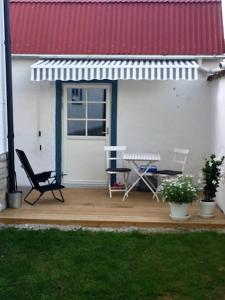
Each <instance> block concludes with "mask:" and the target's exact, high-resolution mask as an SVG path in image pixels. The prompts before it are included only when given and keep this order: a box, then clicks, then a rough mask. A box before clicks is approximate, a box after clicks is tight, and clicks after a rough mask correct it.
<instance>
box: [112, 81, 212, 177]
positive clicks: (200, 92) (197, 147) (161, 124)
mask: <svg viewBox="0 0 225 300" xmlns="http://www.w3.org/2000/svg"><path fill="white" fill-rule="evenodd" d="M118 91H119V93H118V142H119V144H125V145H127V147H128V151H135V152H136V151H137V152H143V151H144V152H159V153H160V154H161V157H162V162H161V167H163V168H165V167H166V168H168V167H171V161H172V156H173V149H174V148H175V147H180V148H187V149H190V155H189V158H188V162H187V170H186V172H187V173H188V174H194V175H198V173H199V170H200V168H201V164H202V161H203V158H204V156H205V155H208V153H209V145H210V143H209V131H210V122H209V119H210V98H209V96H208V94H209V87H208V84H207V82H206V81H203V80H198V81H120V82H119V85H118Z"/></svg>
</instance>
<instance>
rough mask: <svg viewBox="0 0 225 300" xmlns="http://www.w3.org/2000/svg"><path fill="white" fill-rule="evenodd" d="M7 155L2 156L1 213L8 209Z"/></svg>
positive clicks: (0, 165) (0, 161) (0, 155)
mask: <svg viewBox="0 0 225 300" xmlns="http://www.w3.org/2000/svg"><path fill="white" fill-rule="evenodd" d="M7 177H8V168H7V155H6V153H4V154H0V211H3V210H4V209H5V208H6V192H7Z"/></svg>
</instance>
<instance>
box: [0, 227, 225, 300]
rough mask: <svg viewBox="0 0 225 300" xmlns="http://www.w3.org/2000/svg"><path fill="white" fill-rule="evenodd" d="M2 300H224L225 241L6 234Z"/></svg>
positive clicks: (192, 236) (217, 237) (0, 239)
mask: <svg viewBox="0 0 225 300" xmlns="http://www.w3.org/2000/svg"><path fill="white" fill-rule="evenodd" d="M0 299H1V300H7V299H13V300H14V299H16V300H19V299H22V300H26V299H33V300H34V299H38V300H43V299H84V300H89V299H90V300H91V299H104V300H107V299H123V300H128V299H135V300H137V299H140V300H147V299H163V300H170V299H182V300H185V299H196V300H201V299H202V300H206V299H215V300H220V299H225V234H218V233H213V232H202V233H200V232H195V233H165V234H160V233H157V234H156V233H155V234H141V233H135V232H134V233H106V232H97V233H94V232H88V231H74V232H72V231H70V232H63V231H58V230H44V231H32V230H16V229H5V230H1V231H0Z"/></svg>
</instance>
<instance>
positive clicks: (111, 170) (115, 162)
mask: <svg viewBox="0 0 225 300" xmlns="http://www.w3.org/2000/svg"><path fill="white" fill-rule="evenodd" d="M104 151H105V154H106V173H107V174H108V182H107V185H108V189H109V196H110V198H112V192H124V193H125V192H126V191H127V189H128V178H129V174H130V171H131V169H130V168H126V167H124V161H123V153H124V152H125V151H126V146H105V147H104ZM119 174H121V175H122V176H123V184H124V186H116V185H115V183H114V185H113V184H112V182H111V181H112V175H119Z"/></svg>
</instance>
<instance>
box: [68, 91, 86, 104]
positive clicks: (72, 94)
mask: <svg viewBox="0 0 225 300" xmlns="http://www.w3.org/2000/svg"><path fill="white" fill-rule="evenodd" d="M67 101H68V102H83V101H85V90H84V89H73V88H68V89H67Z"/></svg>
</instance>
